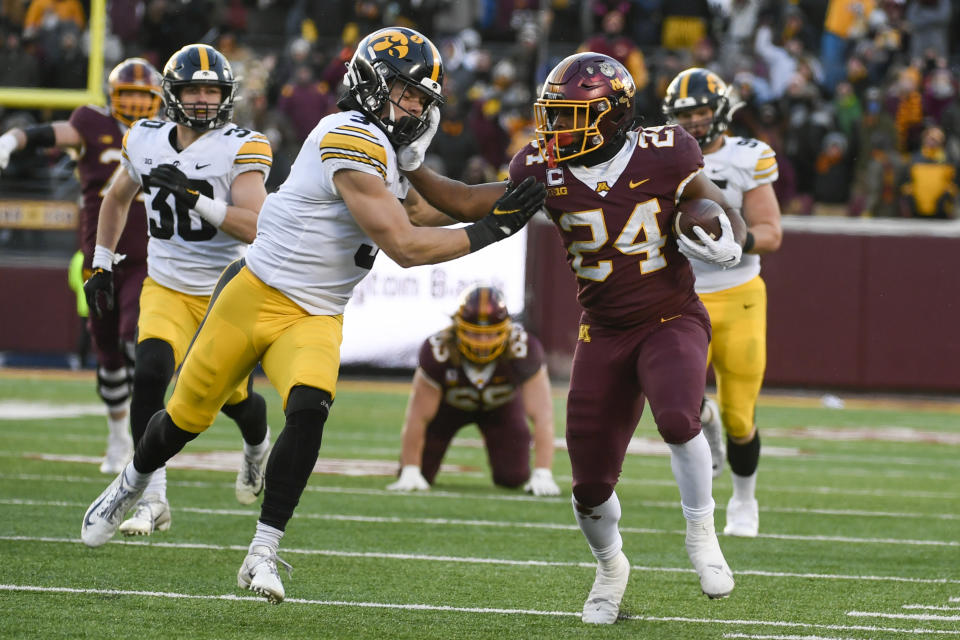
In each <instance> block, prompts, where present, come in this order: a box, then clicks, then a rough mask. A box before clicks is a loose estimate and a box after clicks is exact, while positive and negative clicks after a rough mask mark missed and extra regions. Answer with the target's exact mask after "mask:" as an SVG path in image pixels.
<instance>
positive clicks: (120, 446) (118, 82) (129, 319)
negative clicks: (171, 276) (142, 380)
mask: <svg viewBox="0 0 960 640" xmlns="http://www.w3.org/2000/svg"><path fill="white" fill-rule="evenodd" d="M107 84H108V85H109V90H110V106H109V108H108V109H107V108H103V107H97V106H94V105H83V106H80V107H77V108H76V109H74V110H73V113H71V114H70V119H69V120H67V121H59V122H52V123H49V124H40V125H35V126H32V127H27V128H26V129H23V130H20V129H11V130H10V131H8V132H7V133H5V134H4V135H3V136H0V170H2V169H6V167H7V162H8V159H9V153H10V152H11V151H17V150H20V149H32V148H42V147H59V148H71V149H76V150H77V151H78V152H79V157H78V159H77V175H78V177H79V179H80V187H81V190H82V192H83V203H82V205H81V208H80V228H79V235H80V248H81V250H82V251H83V274H84V275H83V279H84V280H86V279H87V278H89V277H90V274H91V273H92V268H91V261H92V259H93V247H94V245H95V244H96V240H97V223H98V220H99V216H100V204H101V203H102V202H103V195H104V194H105V193H106V192H107V189H108V188H109V187H110V184H111V183H112V182H113V178H114V175H115V174H116V173H117V171H120V154H121V150H120V143H121V141H122V140H123V134H124V133H125V132H126V131H127V129H128V128H129V127H130V125H132V124H133V122H134V121H135V120H139V119H140V118H156V117H157V116H158V115H159V113H160V106H161V102H160V74H159V73H157V70H156V69H154V68H153V66H152V65H151V64H150V63H149V62H147V61H146V60H144V59H143V58H127V59H126V60H124V61H123V62H121V63H120V64H118V65H117V66H116V67H114V68H113V70H112V71H111V72H110V75H109V76H108V78H107ZM147 237H148V236H147V216H146V212H145V211H144V206H143V195H142V194H139V195H138V196H137V199H136V201H135V202H134V203H133V205H132V206H131V208H130V216H129V217H128V218H127V224H126V226H125V227H124V228H123V234H122V235H121V236H120V240H119V242H118V244H117V251H116V252H117V254H120V255H123V256H124V257H123V260H122V262H119V263H118V264H116V265H114V268H113V272H114V277H113V286H114V291H115V302H116V303H115V304H114V305H113V307H111V308H110V309H107V310H106V313H104V314H103V315H102V316H101V315H99V314H98V313H96V311H95V310H92V311H93V312H92V313H90V316H89V326H90V334H91V336H92V337H93V341H94V346H95V347H96V353H97V393H98V394H99V396H100V398H101V399H103V402H104V404H106V406H107V425H108V427H109V435H108V437H107V452H106V455H105V457H104V459H103V462H102V463H101V465H100V471H101V472H102V473H109V474H112V475H116V474H117V473H120V471H121V470H122V469H123V467H124V466H126V464H127V462H129V461H130V458H131V457H132V456H133V439H132V438H131V437H130V427H129V426H128V420H127V418H128V415H129V407H130V393H131V390H132V386H133V379H132V376H133V358H134V348H135V346H136V332H137V318H138V317H139V315H140V288H141V286H142V285H143V280H144V279H145V278H146V277H147Z"/></svg>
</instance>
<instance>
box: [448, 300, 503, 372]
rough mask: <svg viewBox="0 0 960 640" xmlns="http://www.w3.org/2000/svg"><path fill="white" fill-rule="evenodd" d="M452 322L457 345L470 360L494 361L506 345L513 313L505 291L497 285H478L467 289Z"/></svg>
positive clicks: (479, 361) (481, 362)
mask: <svg viewBox="0 0 960 640" xmlns="http://www.w3.org/2000/svg"><path fill="white" fill-rule="evenodd" d="M453 322H454V328H455V332H456V336H457V348H458V349H459V350H460V353H462V354H463V355H464V356H465V357H466V358H467V359H468V360H470V361H471V362H474V363H477V364H485V363H487V362H491V361H492V360H494V359H496V357H497V356H499V355H500V354H501V353H503V350H504V349H505V348H506V347H507V340H508V338H509V337H510V314H509V313H508V312H507V304H506V303H505V302H504V301H503V294H501V293H500V291H499V290H498V289H496V288H495V287H489V286H483V285H476V286H473V287H471V288H470V289H467V290H466V291H465V292H464V294H463V297H462V298H461V299H460V308H459V309H457V312H456V313H455V314H454V316H453Z"/></svg>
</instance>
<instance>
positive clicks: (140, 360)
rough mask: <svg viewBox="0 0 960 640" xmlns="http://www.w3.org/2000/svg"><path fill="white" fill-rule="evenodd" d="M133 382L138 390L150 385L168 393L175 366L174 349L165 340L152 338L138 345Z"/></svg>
mask: <svg viewBox="0 0 960 640" xmlns="http://www.w3.org/2000/svg"><path fill="white" fill-rule="evenodd" d="M135 362H136V366H135V368H134V374H133V381H134V384H135V385H136V386H137V388H140V387H141V386H143V385H148V386H149V387H153V388H160V387H162V389H163V393H164V394H165V393H166V391H167V386H168V385H169V384H170V379H171V378H173V370H174V366H175V362H174V357H173V347H171V346H170V344H169V343H167V342H166V341H165V340H160V339H159V338H150V339H148V340H144V341H143V342H141V343H140V344H138V345H137V350H136V355H135Z"/></svg>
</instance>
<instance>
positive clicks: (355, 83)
mask: <svg viewBox="0 0 960 640" xmlns="http://www.w3.org/2000/svg"><path fill="white" fill-rule="evenodd" d="M442 83H443V65H442V63H441V60H440V54H439V53H438V51H437V49H436V47H435V46H434V45H433V43H431V42H430V41H429V40H427V39H426V38H425V37H424V36H422V35H421V34H419V33H417V32H416V31H413V30H412V29H407V28H399V27H398V28H389V29H382V30H380V31H377V32H374V33H372V34H370V35H368V36H367V37H366V38H364V39H363V40H362V41H361V42H360V43H359V45H358V46H357V52H356V54H355V55H354V57H353V59H352V60H351V61H350V63H349V64H348V68H347V73H346V76H345V85H346V87H347V92H346V94H345V95H344V97H343V99H341V101H340V102H339V106H340V108H341V109H342V112H340V113H337V114H333V115H330V116H327V117H325V118H324V119H322V120H321V121H320V122H319V123H318V124H317V126H316V127H315V128H314V130H313V131H312V132H311V133H310V135H309V136H308V137H307V140H306V141H305V142H304V144H303V147H302V148H301V150H300V153H299V155H298V156H297V159H296V161H295V162H294V164H293V167H292V168H291V171H290V176H289V177H288V179H287V180H286V182H284V184H283V185H281V187H280V189H279V191H278V192H276V193H272V194H270V195H269V196H268V197H267V199H266V201H265V202H264V203H263V207H262V209H261V211H260V218H259V222H258V232H257V237H256V239H255V240H254V241H253V244H252V245H251V246H250V250H249V251H248V252H247V255H246V259H245V263H244V261H239V262H237V263H235V264H234V265H232V266H231V268H230V269H228V270H227V271H226V272H224V275H223V277H222V278H221V281H220V284H219V285H218V292H217V293H216V294H215V299H214V302H213V303H212V304H211V306H210V309H209V310H208V312H207V315H206V317H205V318H204V321H203V324H202V326H201V328H200V330H199V331H198V332H197V335H196V338H195V340H194V342H193V344H192V346H191V347H190V350H189V352H188V354H187V357H186V359H185V360H184V363H183V366H182V368H181V370H180V375H179V376H178V378H177V382H176V386H175V387H174V390H173V395H172V397H171V399H170V401H169V403H168V404H167V408H166V411H161V412H159V413H157V414H156V415H155V416H154V417H153V418H151V420H150V424H149V425H148V426H147V430H146V433H145V434H144V436H143V438H142V439H141V441H140V442H139V444H138V445H137V449H136V453H135V455H134V459H133V462H132V463H131V464H130V465H128V466H127V468H126V469H125V470H124V472H123V473H121V474H120V475H119V476H118V477H117V478H116V479H115V480H114V481H113V483H112V484H111V485H110V486H109V487H107V489H106V490H105V491H104V492H103V493H102V494H101V495H100V496H99V497H98V498H97V499H96V500H95V501H94V502H93V504H91V505H90V508H89V509H88V510H87V512H86V514H85V515H84V520H83V525H82V528H81V537H82V539H83V541H84V542H85V543H86V544H87V545H89V546H99V545H102V544H104V543H105V542H107V540H109V539H110V538H111V537H112V536H113V534H114V532H115V531H116V529H117V526H118V521H119V519H120V518H121V517H122V513H123V512H124V511H125V510H126V509H127V508H129V505H131V504H132V503H133V502H134V501H136V500H137V499H138V497H139V496H140V495H142V494H143V492H144V488H145V487H146V484H147V482H148V481H149V478H150V475H151V473H152V472H153V471H155V470H156V469H158V468H160V467H162V466H163V465H164V464H165V463H166V461H167V460H169V459H170V458H171V457H172V456H173V455H175V454H176V453H177V452H178V451H180V450H181V449H182V448H183V446H184V445H185V444H186V443H187V442H189V441H190V440H192V439H193V438H195V437H196V436H197V435H198V434H199V433H201V432H202V431H204V430H206V429H207V427H209V426H210V424H211V423H212V422H213V419H214V416H215V415H216V413H217V410H218V409H219V408H220V406H221V405H222V404H223V403H224V401H226V400H227V399H228V398H229V397H230V395H231V393H232V392H233V389H234V388H235V387H236V386H237V385H238V384H240V383H242V382H243V381H244V380H245V379H246V378H247V376H248V375H249V374H250V372H251V370H252V369H253V367H254V366H255V365H256V364H257V362H260V363H261V364H262V365H263V370H264V372H265V373H266V374H267V377H268V378H269V379H270V381H271V383H272V384H273V385H274V387H276V389H277V391H278V392H279V393H280V396H281V397H282V398H283V407H284V412H285V414H286V422H285V425H284V428H283V431H282V432H281V433H280V435H279V436H278V437H277V440H276V443H275V444H274V446H273V450H272V451H271V453H270V457H269V459H268V461H267V465H266V488H265V490H264V498H263V504H262V506H261V509H260V517H259V520H258V522H257V526H256V531H255V533H254V536H253V540H252V542H251V544H250V547H249V550H248V553H247V556H246V558H245V559H244V561H243V563H242V565H241V567H240V570H239V572H238V574H237V583H238V585H239V586H240V587H241V588H245V589H250V590H252V591H254V592H256V593H259V594H261V595H263V596H264V597H265V598H267V599H268V600H269V601H271V602H280V601H281V600H283V598H284V594H285V592H284V588H283V584H282V583H281V581H280V576H279V573H278V571H277V564H278V563H281V564H282V561H280V560H279V558H278V557H277V551H278V549H279V545H280V539H281V538H282V536H283V534H284V531H285V529H286V526H287V522H288V521H289V520H290V518H291V517H292V516H293V511H294V508H295V507H296V505H297V503H298V502H299V500H300V496H301V494H302V493H303V490H304V488H305V487H306V484H307V480H308V478H309V477H310V473H311V472H312V470H313V467H314V464H315V463H316V460H317V456H318V453H319V449H320V440H321V435H322V433H323V426H324V423H325V422H326V419H327V416H328V413H329V411H330V407H331V404H332V403H333V400H334V396H335V394H336V382H337V373H338V370H339V366H340V342H341V338H342V324H343V309H344V306H345V305H346V303H347V301H348V300H349V298H350V296H351V294H352V291H353V288H354V286H355V285H356V284H357V282H359V281H360V280H361V279H362V278H363V277H364V276H365V275H366V274H367V273H368V272H369V269H370V268H371V266H372V265H373V261H374V258H375V257H376V254H377V253H378V251H380V250H381V249H382V250H383V251H384V252H385V253H386V254H387V255H389V256H390V257H391V258H392V259H393V260H394V261H396V262H397V263H399V264H401V265H403V266H412V265H419V264H432V263H437V262H443V261H445V260H452V259H454V258H457V257H460V256H463V255H466V254H467V253H470V252H472V251H477V250H479V249H480V248H482V247H484V246H486V245H488V244H490V243H493V242H497V241H499V240H502V239H504V238H506V237H508V236H510V235H511V234H513V233H514V232H516V231H517V230H518V229H520V228H521V227H522V226H523V225H524V224H526V222H527V220H529V218H530V217H531V216H532V215H533V214H534V213H535V212H536V211H537V210H539V208H540V207H541V205H542V203H543V200H544V197H545V189H544V187H543V186H542V185H539V184H537V182H536V181H535V180H533V179H531V180H528V181H525V182H523V183H522V184H520V185H519V186H517V187H516V188H510V189H507V190H506V191H504V185H503V184H492V185H488V186H487V187H486V190H487V191H488V192H496V193H498V194H499V196H500V197H499V199H498V200H497V202H496V204H495V206H494V207H493V210H492V211H491V212H490V215H486V216H484V215H483V213H480V214H478V217H480V219H479V220H477V221H475V222H473V224H470V225H468V226H466V227H462V228H458V229H439V228H434V226H442V225H445V224H449V223H451V222H452V221H453V220H452V219H451V218H449V217H447V216H446V215H444V214H443V213H441V212H440V211H438V210H437V209H434V208H433V207H431V206H429V205H428V204H427V203H426V202H425V201H424V200H423V199H422V198H420V196H419V195H418V194H417V192H416V191H415V190H413V189H411V188H410V187H409V184H408V183H407V182H406V180H404V179H402V178H401V177H400V174H399V171H398V168H397V148H399V147H402V146H405V145H409V144H411V143H413V142H414V141H416V140H417V139H418V138H420V137H421V136H423V135H424V133H425V132H426V131H427V130H429V129H430V128H431V127H435V126H436V123H437V121H438V119H437V118H436V116H433V117H431V116H430V113H431V112H434V111H435V109H436V106H437V104H438V103H440V102H441V101H442V99H443V98H442ZM211 160H212V159H209V158H208V159H205V160H204V162H207V161H211ZM191 168H192V164H191ZM484 213H485V212H484ZM464 221H470V220H464Z"/></svg>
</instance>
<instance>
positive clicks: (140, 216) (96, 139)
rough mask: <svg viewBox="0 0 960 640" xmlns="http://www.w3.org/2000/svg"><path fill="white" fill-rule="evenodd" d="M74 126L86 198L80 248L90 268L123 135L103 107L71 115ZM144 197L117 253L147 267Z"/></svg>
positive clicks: (78, 110) (129, 220)
mask: <svg viewBox="0 0 960 640" xmlns="http://www.w3.org/2000/svg"><path fill="white" fill-rule="evenodd" d="M69 122H70V124H71V125H73V128H74V129H76V130H77V132H78V133H79V134H80V138H81V139H82V140H83V150H82V152H81V154H80V158H79V159H78V160H77V175H78V177H79V180H80V189H81V192H82V194H83V204H82V206H81V210H80V246H81V248H82V250H83V254H84V266H85V267H89V266H90V260H91V258H92V256H93V247H94V246H95V245H96V240H97V220H98V219H99V217H100V205H101V203H102V202H103V195H104V193H106V191H107V189H108V188H109V185H110V182H111V181H112V180H113V175H114V173H115V172H116V171H117V169H118V168H119V167H120V144H121V142H122V140H123V132H122V131H121V129H120V125H119V124H118V123H117V121H116V120H115V119H114V118H113V117H112V116H111V115H110V113H109V112H108V111H107V110H105V109H102V108H100V107H94V106H82V107H77V108H76V109H74V111H73V113H71V114H70V120H69ZM141 197H142V196H140V195H137V198H136V199H134V201H133V203H132V204H131V205H130V212H129V214H128V215H127V225H126V227H124V229H123V234H122V235H121V236H120V241H119V242H118V243H117V249H116V252H117V253H122V254H124V255H126V256H127V257H126V259H125V262H126V263H127V264H133V263H138V264H143V263H144V262H146V260H147V215H146V211H145V210H144V208H143V201H142V200H141Z"/></svg>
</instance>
